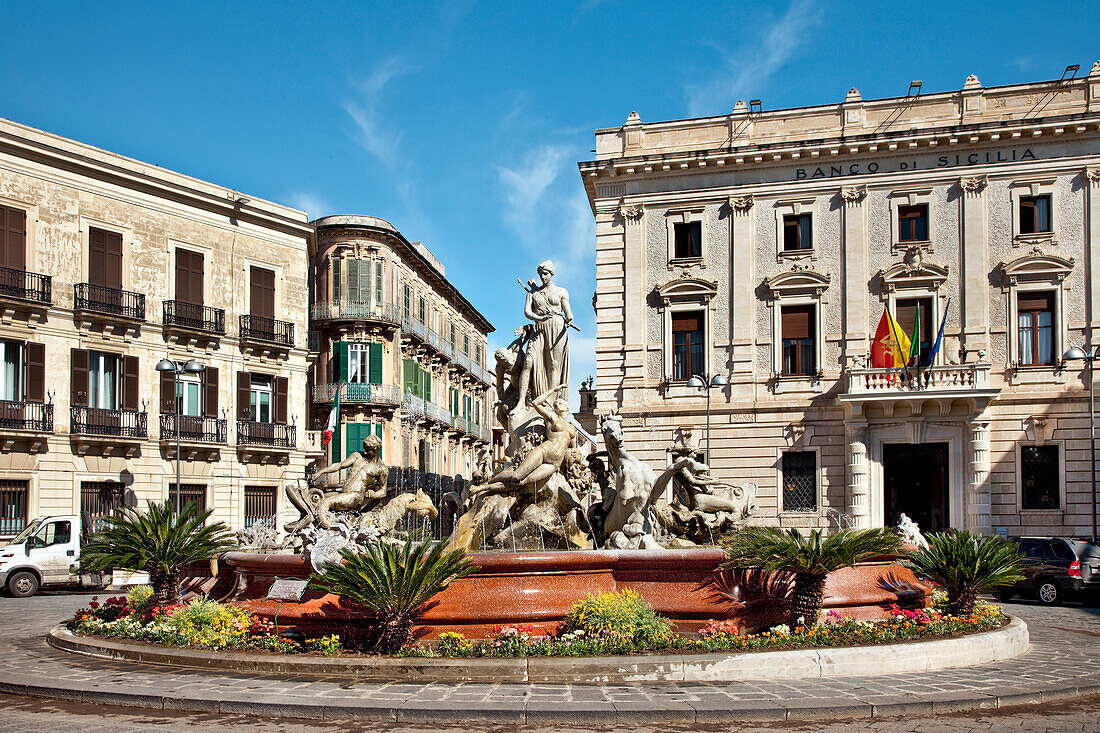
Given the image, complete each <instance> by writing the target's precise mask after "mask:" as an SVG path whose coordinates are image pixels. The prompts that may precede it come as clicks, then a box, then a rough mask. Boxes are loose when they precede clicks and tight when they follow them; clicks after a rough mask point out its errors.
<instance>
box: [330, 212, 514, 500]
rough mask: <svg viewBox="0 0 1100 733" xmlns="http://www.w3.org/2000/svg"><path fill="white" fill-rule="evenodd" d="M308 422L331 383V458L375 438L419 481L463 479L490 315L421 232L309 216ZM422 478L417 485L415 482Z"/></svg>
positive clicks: (481, 435)
mask: <svg viewBox="0 0 1100 733" xmlns="http://www.w3.org/2000/svg"><path fill="white" fill-rule="evenodd" d="M313 225H314V226H315V227H316V240H315V246H314V248H313V249H312V250H311V264H310V268H311V271H310V279H311V283H312V291H313V292H312V304H311V307H310V322H311V324H312V325H311V328H312V329H313V331H312V332H311V337H312V336H313V335H315V336H316V344H315V346H314V347H313V348H315V349H316V351H317V352H318V358H317V363H316V366H315V369H314V372H313V376H312V387H311V400H312V415H313V425H314V426H315V427H317V428H319V429H321V428H323V427H324V425H325V423H326V422H327V420H328V416H329V412H330V410H331V409H332V404H333V398H334V396H335V393H336V391H337V390H339V391H340V420H339V423H338V425H337V427H336V431H335V433H334V436H333V440H332V442H331V443H330V444H329V449H328V450H329V460H330V461H331V462H334V463H335V462H339V461H340V460H342V459H344V458H345V457H347V456H348V455H350V454H351V452H352V451H355V450H359V449H360V447H361V445H362V440H363V438H365V437H366V436H367V435H377V436H378V437H380V438H381V439H382V459H383V461H385V462H386V463H387V464H389V465H390V466H399V467H404V468H407V469H411V472H412V473H411V475H413V476H415V478H412V479H410V480H411V481H415V482H416V483H417V486H418V488H428V489H431V488H435V489H437V490H440V491H441V492H442V493H445V491H443V490H449V489H450V487H451V485H452V482H453V481H454V480H456V479H457V480H460V481H461V480H469V479H470V477H471V476H472V474H473V473H474V471H475V469H476V467H477V462H478V459H479V456H480V455H481V454H482V453H483V452H485V451H487V450H490V446H491V443H492V440H493V436H492V429H491V421H492V413H491V411H490V410H489V403H488V399H489V398H488V390H489V385H490V382H491V376H490V373H489V371H488V370H487V369H486V367H485V363H486V359H487V349H488V342H487V338H488V334H489V333H491V332H492V330H493V327H492V325H491V324H490V323H489V322H488V321H487V320H486V319H485V317H484V316H483V315H482V314H481V313H479V312H478V311H477V309H476V308H474V307H473V305H471V303H470V302H469V301H468V300H467V299H466V298H465V297H464V296H463V295H462V294H461V293H460V292H459V291H458V289H457V288H455V286H454V285H453V284H452V283H451V282H450V281H449V280H447V278H446V270H445V269H444V266H443V264H442V263H441V262H440V261H439V260H438V259H437V258H436V257H435V256H434V255H433V254H432V253H431V251H430V250H428V248H427V247H425V246H424V245H423V244H422V243H421V242H410V241H409V240H407V239H406V238H405V237H404V236H403V235H402V234H401V232H399V231H398V230H397V229H396V228H395V227H394V226H393V225H392V224H390V223H389V222H387V221H384V220H382V219H378V218H375V217H370V216H327V217H324V218H322V219H318V220H316V221H314V222H313ZM421 484H423V485H421Z"/></svg>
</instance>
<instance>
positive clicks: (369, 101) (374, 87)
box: [343, 56, 412, 168]
mask: <svg viewBox="0 0 1100 733" xmlns="http://www.w3.org/2000/svg"><path fill="white" fill-rule="evenodd" d="M411 70H412V69H411V68H410V67H409V66H408V65H407V64H406V63H405V62H404V61H403V60H402V59H401V57H400V56H390V57H389V58H386V59H383V60H381V61H379V62H378V63H377V64H376V65H375V67H374V68H373V69H372V70H371V73H370V75H369V76H368V77H367V78H366V80H364V81H363V82H362V83H360V84H359V85H358V87H359V96H358V98H357V99H355V100H349V101H347V102H345V103H344V105H343V107H344V111H345V112H347V113H348V116H350V117H351V119H352V121H353V122H354V123H355V126H356V128H357V135H356V136H355V142H356V143H358V144H359V146H360V147H361V148H363V149H364V150H366V151H367V152H368V153H370V154H371V155H373V156H374V157H376V158H378V159H379V160H380V161H382V162H383V163H385V164H386V165H387V166H389V167H391V168H392V167H393V166H394V165H395V163H396V162H397V161H398V160H399V157H398V151H399V149H400V145H401V133H400V132H399V131H398V130H397V129H396V126H395V125H392V124H390V120H389V119H388V118H387V117H386V115H385V113H384V107H385V98H384V92H385V90H386V86H387V85H388V84H389V83H390V82H391V81H393V80H394V79H396V78H398V77H400V76H403V75H405V74H407V73H409V72H410V71H411Z"/></svg>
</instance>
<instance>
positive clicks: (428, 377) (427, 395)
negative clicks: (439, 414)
mask: <svg viewBox="0 0 1100 733" xmlns="http://www.w3.org/2000/svg"><path fill="white" fill-rule="evenodd" d="M423 375H424V392H423V393H422V395H421V396H422V397H423V398H424V399H425V400H427V401H428V402H431V401H432V373H431V372H430V371H429V370H427V369H425V370H424V372H423Z"/></svg>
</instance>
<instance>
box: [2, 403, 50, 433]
mask: <svg viewBox="0 0 1100 733" xmlns="http://www.w3.org/2000/svg"><path fill="white" fill-rule="evenodd" d="M7 430H19V431H25V432H32V433H52V432H53V404H51V403H44V402H19V401H12V400H0V431H7Z"/></svg>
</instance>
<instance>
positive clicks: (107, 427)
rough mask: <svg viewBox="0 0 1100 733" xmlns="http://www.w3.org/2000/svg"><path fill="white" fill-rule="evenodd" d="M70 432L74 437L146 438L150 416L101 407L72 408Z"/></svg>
mask: <svg viewBox="0 0 1100 733" xmlns="http://www.w3.org/2000/svg"><path fill="white" fill-rule="evenodd" d="M69 410H70V423H71V424H70V426H69V432H71V433H72V434H73V435H104V436H108V437H116V438H146V437H148V435H149V427H148V415H147V414H146V413H144V412H136V411H134V410H106V409H103V408H99V407H71V408H69Z"/></svg>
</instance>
